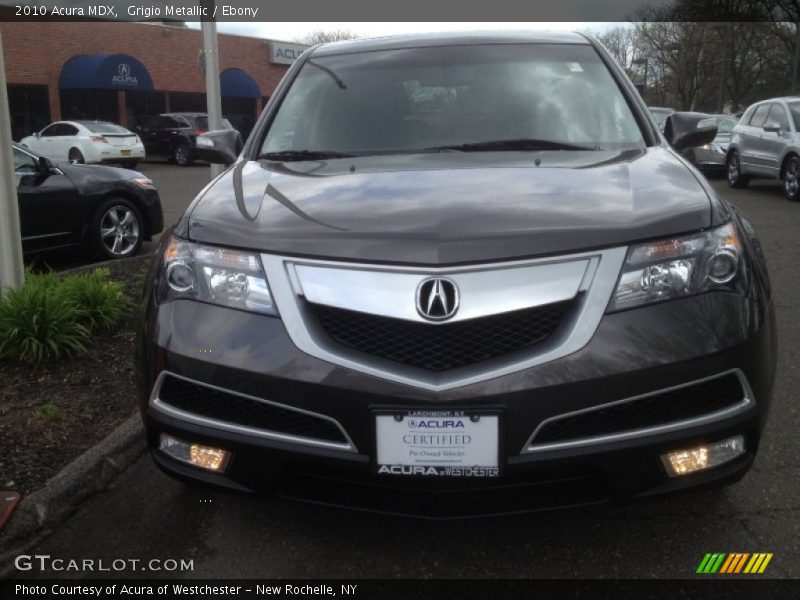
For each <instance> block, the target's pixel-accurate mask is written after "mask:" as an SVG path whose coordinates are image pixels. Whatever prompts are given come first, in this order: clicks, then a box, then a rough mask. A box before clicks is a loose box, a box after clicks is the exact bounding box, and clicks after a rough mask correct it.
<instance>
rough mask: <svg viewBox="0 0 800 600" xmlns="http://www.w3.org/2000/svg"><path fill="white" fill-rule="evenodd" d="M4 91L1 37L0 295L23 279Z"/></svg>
mask: <svg viewBox="0 0 800 600" xmlns="http://www.w3.org/2000/svg"><path fill="white" fill-rule="evenodd" d="M7 89H8V88H7V87H6V64H5V60H4V59H3V38H2V35H0V292H2V291H3V290H6V289H11V288H18V287H21V286H22V284H23V282H24V277H25V273H24V268H23V263H22V240H21V238H20V232H19V204H18V203H17V185H16V181H17V180H16V176H15V175H14V158H13V156H12V154H13V150H12V149H11V140H12V138H11V119H10V118H9V110H8V92H7V91H6V90H7Z"/></svg>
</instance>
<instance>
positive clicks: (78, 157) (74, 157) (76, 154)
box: [67, 148, 86, 165]
mask: <svg viewBox="0 0 800 600" xmlns="http://www.w3.org/2000/svg"><path fill="white" fill-rule="evenodd" d="M67 160H69V162H71V163H72V164H73V165H85V164H86V159H85V158H84V157H83V153H82V152H81V151H80V150H78V149H77V148H70V149H69V152H68V153H67Z"/></svg>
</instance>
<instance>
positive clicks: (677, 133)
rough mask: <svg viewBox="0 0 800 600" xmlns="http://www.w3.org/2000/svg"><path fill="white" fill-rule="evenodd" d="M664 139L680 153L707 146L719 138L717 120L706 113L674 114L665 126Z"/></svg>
mask: <svg viewBox="0 0 800 600" xmlns="http://www.w3.org/2000/svg"><path fill="white" fill-rule="evenodd" d="M664 137H665V138H667V141H668V142H669V145H670V146H672V147H673V148H675V150H677V151H678V152H681V151H683V150H687V149H688V148H697V147H699V146H705V145H706V144H710V143H711V142H712V141H713V140H714V138H715V137H717V120H716V119H715V118H714V117H711V116H709V115H707V114H705V113H694V112H676V113H672V114H671V115H670V116H668V117H667V122H666V124H665V125H664Z"/></svg>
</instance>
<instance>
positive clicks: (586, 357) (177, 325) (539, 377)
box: [138, 293, 776, 518]
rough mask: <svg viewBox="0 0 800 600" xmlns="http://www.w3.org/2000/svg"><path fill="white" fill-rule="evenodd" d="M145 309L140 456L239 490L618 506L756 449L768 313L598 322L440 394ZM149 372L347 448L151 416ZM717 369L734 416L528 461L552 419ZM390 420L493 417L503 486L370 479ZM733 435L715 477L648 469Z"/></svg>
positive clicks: (765, 384) (723, 299) (214, 313)
mask: <svg viewBox="0 0 800 600" xmlns="http://www.w3.org/2000/svg"><path fill="white" fill-rule="evenodd" d="M148 311H149V318H148V321H147V323H148V326H147V327H146V328H145V330H144V331H143V332H142V333H141V334H140V338H139V347H138V367H139V369H138V371H139V375H140V383H141V410H142V414H143V417H144V420H145V424H146V428H147V433H148V443H149V445H150V447H151V449H152V452H153V457H154V459H155V461H156V463H157V464H158V466H159V467H160V468H162V469H163V470H165V471H166V472H168V473H170V474H171V475H173V476H176V477H179V478H186V479H191V480H194V481H201V482H204V483H208V484H212V485H217V486H222V487H225V488H228V489H233V490H238V491H253V492H260V493H268V492H274V493H278V494H282V495H285V496H289V497H293V498H298V499H302V500H307V501H312V502H322V503H326V504H335V505H347V506H350V507H355V508H363V509H368V510H377V511H386V512H393V513H402V514H414V515H423V516H430V517H438V518H442V517H462V516H466V515H475V514H495V513H508V512H518V511H531V510H540V509H546V508H552V507H561V506H575V505H584V504H592V503H597V502H605V501H609V500H616V501H626V500H633V499H638V498H645V497H650V496H654V495H661V494H667V493H671V492H677V491H680V490H683V489H686V488H689V487H692V488H694V487H698V486H704V485H711V484H722V483H727V482H732V481H735V480H737V479H738V478H740V477H742V476H743V475H744V473H745V472H746V471H747V469H748V468H749V466H750V465H751V463H752V460H753V457H754V455H755V452H756V450H757V448H758V442H759V436H760V432H761V430H762V428H763V426H764V423H765V420H766V416H767V413H768V410H769V404H770V398H771V392H772V381H773V377H774V370H775V356H776V348H775V346H776V340H775V325H774V315H773V314H772V311H771V310H770V307H768V306H755V303H754V302H753V301H751V300H750V299H748V298H743V297H740V296H736V295H732V294H724V293H712V294H704V295H701V296H697V297H692V298H686V299H683V300H677V301H673V302H667V303H663V304H657V305H652V306H648V307H645V308H640V309H636V310H630V311H626V312H620V313H615V314H609V315H605V316H604V317H603V319H602V321H601V323H600V325H599V327H598V329H597V331H596V332H595V335H594V336H593V337H592V339H591V340H590V342H589V343H588V344H587V345H586V346H584V347H583V348H582V349H580V350H578V351H577V352H574V353H572V354H570V355H568V356H565V357H563V358H560V359H557V360H554V361H550V362H547V363H544V364H541V365H537V366H534V367H531V368H528V369H525V370H522V371H518V372H515V373H511V374H508V375H504V376H501V377H496V378H494V379H490V380H487V381H483V382H480V383H476V384H472V385H465V386H461V387H456V388H452V389H447V390H443V391H432V390H426V389H422V388H417V387H412V386H409V385H405V384H402V383H397V382H391V381H387V380H384V379H380V378H377V377H374V376H371V375H367V374H365V373H361V372H356V371H353V370H350V369H348V368H345V367H343V366H337V365H334V364H331V363H329V362H326V361H323V360H320V359H317V358H314V357H311V356H309V355H307V354H305V353H303V352H301V351H299V350H298V349H297V347H296V346H295V345H294V344H293V343H292V341H291V340H290V339H289V336H288V335H287V332H286V330H285V328H284V325H283V323H282V321H281V320H279V319H275V318H271V317H265V316H259V315H254V314H248V313H245V312H241V311H236V310H231V309H225V308H220V307H215V306H210V305H205V304H201V303H196V302H190V301H175V302H170V303H166V304H162V305H159V306H156V305H155V304H154V303H153V302H152V299H151V302H150V304H149V307H148ZM163 371H168V372H171V373H176V374H178V375H180V376H182V377H185V378H189V379H191V380H194V381H197V382H201V383H205V384H211V385H213V386H217V387H218V388H221V389H223V390H230V391H233V392H236V393H240V394H244V395H247V396H253V397H257V398H264V399H267V400H269V401H272V402H276V403H279V404H283V405H287V406H289V407H294V408H297V409H301V410H303V411H309V412H310V413H313V414H317V415H323V416H325V417H328V418H330V419H332V420H334V421H335V422H336V423H337V424H340V425H341V427H342V428H343V430H344V431H345V432H346V434H347V437H348V440H349V442H351V443H352V448H350V449H345V448H331V447H325V446H315V445H309V444H305V443H302V442H301V443H298V442H297V440H291V439H288V440H287V439H280V438H269V437H264V436H258V435H253V434H252V432H248V431H246V430H245V431H240V430H235V429H233V430H231V429H224V428H220V427H217V426H214V425H213V423H211V424H209V423H203V422H198V421H193V420H188V419H185V418H181V416H180V415H179V414H175V413H169V412H165V411H163V410H160V409H159V408H158V407H157V406H154V403H153V401H152V400H153V397H154V395H153V390H154V385H155V383H156V380H157V378H158V377H159V374H161V373H162V372H163ZM730 371H735V372H737V373H740V374H741V376H742V378H743V381H745V382H746V387H747V388H748V394H749V395H750V396H752V398H751V400H752V402H750V403H749V404H747V406H746V407H744V408H743V409H741V410H737V411H733V412H731V413H726V414H724V415H721V416H719V417H718V418H714V419H711V420H706V421H702V422H697V421H694V422H689V421H687V422H686V423H685V424H684V425H682V426H680V427H677V428H672V429H669V428H668V429H658V430H655V431H649V432H645V433H641V434H638V435H633V436H627V437H626V436H622V437H620V436H616V437H612V438H609V439H599V440H596V441H592V442H591V443H586V444H578V445H574V444H573V445H562V446H560V447H552V448H544V449H540V450H539V451H535V452H529V451H527V449H528V444H529V441H530V439H531V435H532V433H533V432H534V430H535V429H536V428H537V427H538V426H539V425H540V424H541V423H543V422H544V421H546V420H548V419H552V418H553V417H556V416H558V415H564V414H566V413H571V412H574V411H581V410H584V409H587V408H592V407H596V406H599V405H603V404H608V403H612V402H616V401H619V400H621V399H626V398H632V397H636V396H639V395H646V394H651V393H653V392H656V391H658V390H664V389H667V388H672V387H674V386H676V385H681V384H685V383H689V382H693V381H699V380H704V379H706V378H709V377H715V376H718V375H720V374H722V373H726V372H730ZM389 406H391V407H405V408H414V409H427V410H430V409H477V408H483V409H485V408H492V409H497V410H499V411H500V412H501V414H502V423H503V427H502V429H501V431H502V441H501V447H502V448H503V452H502V456H501V463H502V464H501V467H502V469H503V475H502V477H500V478H498V479H493V480H460V479H459V480H457V479H448V480H440V479H436V480H431V479H429V478H424V477H421V478H415V477H400V476H378V475H376V474H375V470H374V464H373V460H374V459H373V456H374V437H373V435H374V434H373V429H374V422H373V420H372V411H374V410H375V409H379V408H385V407H389ZM161 432H165V433H169V434H172V435H174V436H175V437H178V438H180V439H184V440H188V441H191V442H196V443H201V444H206V445H210V446H215V447H221V448H225V449H227V450H230V451H232V452H233V455H234V458H233V460H232V462H231V464H230V467H229V468H228V470H227V471H226V472H225V473H224V474H223V475H218V474H210V473H207V472H204V471H201V470H199V469H197V468H194V467H191V466H187V465H184V464H182V463H179V462H177V461H175V460H173V459H171V458H170V457H168V456H167V455H165V454H163V453H162V452H161V451H159V450H158V449H157V448H158V439H159V435H160V433H161ZM738 434H743V435H744V436H745V442H746V453H745V454H744V455H743V456H740V457H739V458H737V459H735V460H734V461H731V462H729V463H726V464H724V465H722V466H720V467H716V468H713V469H710V470H708V471H704V472H700V473H697V474H693V475H689V476H685V477H681V478H670V477H669V476H668V475H667V474H666V471H665V469H664V467H663V466H662V464H661V461H660V456H661V454H663V453H664V452H667V451H671V450H676V449H681V448H686V447H691V446H694V445H697V444H701V443H706V442H714V441H717V440H721V439H724V438H727V437H730V436H733V435H738Z"/></svg>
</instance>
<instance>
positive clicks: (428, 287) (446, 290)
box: [417, 277, 459, 321]
mask: <svg viewBox="0 0 800 600" xmlns="http://www.w3.org/2000/svg"><path fill="white" fill-rule="evenodd" d="M458 303H459V295H458V287H457V286H456V284H455V283H454V282H452V281H450V280H449V279H445V278H444V277H431V278H429V279H426V280H424V281H423V282H422V283H420V284H419V286H418V287H417V312H418V313H419V314H420V316H422V317H423V318H425V319H428V320H429V321H444V320H446V319H449V318H450V317H452V316H453V315H454V314H456V312H457V311H458Z"/></svg>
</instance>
